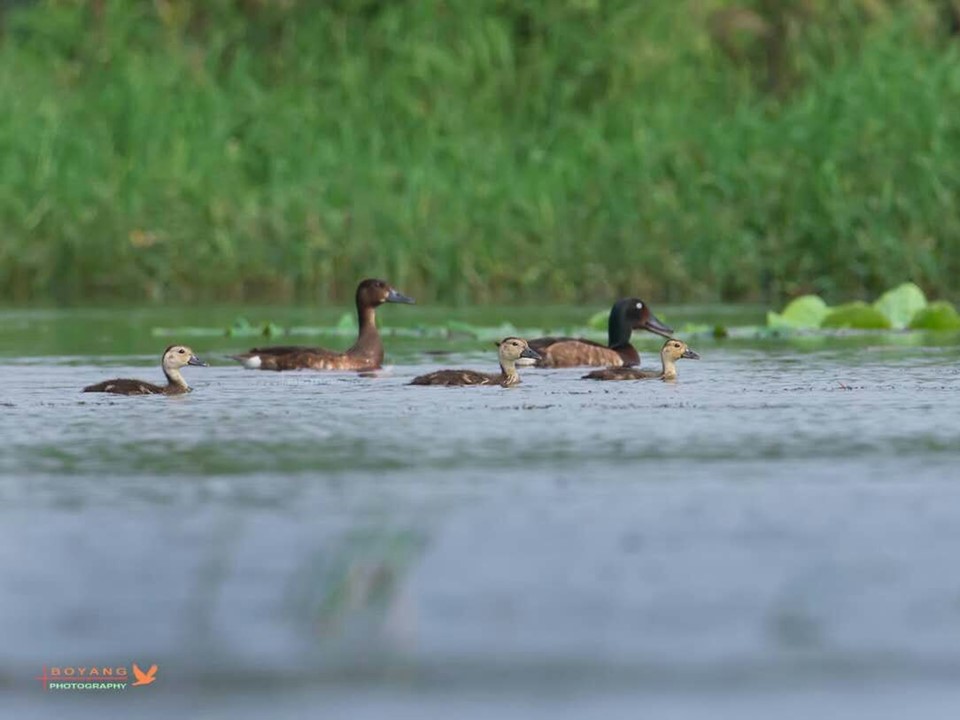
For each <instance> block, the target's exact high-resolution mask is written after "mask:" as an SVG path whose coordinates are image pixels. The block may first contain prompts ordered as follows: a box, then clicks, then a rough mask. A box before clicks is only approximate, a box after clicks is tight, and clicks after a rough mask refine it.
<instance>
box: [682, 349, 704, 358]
mask: <svg viewBox="0 0 960 720" xmlns="http://www.w3.org/2000/svg"><path fill="white" fill-rule="evenodd" d="M680 357H683V358H686V359H687V360H699V359H700V356H699V355H697V354H696V353H695V352H694V351H693V350H691V349H689V348H687V349H686V350H684V351H683V355H681V356H680Z"/></svg>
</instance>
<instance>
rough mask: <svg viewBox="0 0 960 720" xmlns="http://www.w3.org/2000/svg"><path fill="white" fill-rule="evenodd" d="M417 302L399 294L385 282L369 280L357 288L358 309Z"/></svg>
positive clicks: (374, 279)
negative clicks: (385, 304)
mask: <svg viewBox="0 0 960 720" xmlns="http://www.w3.org/2000/svg"><path fill="white" fill-rule="evenodd" d="M414 302H416V301H415V300H414V299H413V298H411V297H407V296H406V295H404V294H402V293H400V292H397V291H396V290H395V289H394V288H393V287H392V286H391V285H390V283H388V282H386V281H385V280H377V279H376V278H368V279H367V280H364V281H362V282H361V283H360V284H359V285H358V286H357V307H377V306H378V305H383V304H384V303H407V304H413V303H414Z"/></svg>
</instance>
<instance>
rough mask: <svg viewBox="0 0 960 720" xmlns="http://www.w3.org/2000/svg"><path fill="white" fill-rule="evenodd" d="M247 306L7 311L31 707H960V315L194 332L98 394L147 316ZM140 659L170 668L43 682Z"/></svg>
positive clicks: (150, 713)
mask: <svg viewBox="0 0 960 720" xmlns="http://www.w3.org/2000/svg"><path fill="white" fill-rule="evenodd" d="M404 312H406V313H407V314H406V315H404V314H402V313H404ZM446 312H448V313H449V312H450V311H446ZM700 312H701V311H698V310H695V309H694V310H687V311H686V313H685V312H684V311H682V310H674V311H673V312H672V313H664V314H665V315H668V316H669V318H670V320H671V321H672V322H674V323H675V324H682V323H681V322H680V320H682V319H683V318H684V317H686V316H690V317H692V318H697V319H699V314H698V313H700ZM268 313H272V315H273V316H274V317H275V318H277V321H278V322H282V323H284V324H287V323H289V324H296V323H306V322H307V321H308V320H315V319H316V314H315V313H311V312H309V311H281V310H276V309H273V310H255V311H252V312H251V315H253V316H258V315H259V316H266V315H267V314H268ZM414 313H422V314H421V315H415V314H414ZM443 313H444V311H443V310H439V309H423V308H417V309H407V308H403V309H400V310H396V311H395V309H394V308H390V309H388V310H386V311H385V312H384V313H383V316H382V319H383V321H384V323H385V324H387V325H390V326H394V327H396V326H406V327H413V326H414V325H416V324H418V323H423V322H430V321H431V319H436V318H440V317H443ZM473 313H474V315H473V316H470V319H472V320H474V321H476V320H477V319H478V318H480V317H481V315H483V313H486V316H485V317H487V319H488V320H489V324H496V323H499V321H500V318H501V317H508V318H510V319H511V320H514V322H516V323H517V324H518V325H520V326H522V327H529V326H531V325H536V324H538V323H539V325H540V326H541V327H543V326H553V327H555V326H556V324H558V323H563V322H569V323H574V322H576V321H577V320H578V319H579V318H582V316H583V310H582V309H581V310H571V309H555V310H549V311H541V310H535V309H532V310H531V309H528V310H517V311H513V312H512V313H510V312H509V311H506V310H498V311H490V310H486V311H480V310H475V311H473ZM234 314H236V311H235V310H233V309H222V310H217V309H215V310H207V311H201V310H192V311H181V312H178V313H177V317H176V321H171V319H170V317H169V316H166V315H161V314H160V313H159V312H158V311H127V312H118V311H106V310H103V311H86V312H79V311H73V312H67V311H62V312H61V311H44V312H19V311H9V312H6V313H3V314H0V343H2V346H0V355H2V359H0V387H2V388H3V390H2V392H0V438H2V442H3V446H2V451H0V528H2V538H3V542H2V543H0V572H2V577H3V578H4V582H3V584H2V589H0V607H2V608H3V613H2V614H0V637H2V638H3V640H4V641H3V643H2V644H0V688H3V690H4V696H5V700H4V705H5V707H6V708H8V710H7V712H10V713H11V714H10V715H9V716H10V717H18V718H29V717H53V716H66V715H68V714H69V716H70V717H84V718H85V717H90V718H94V717H103V716H119V715H133V716H136V717H158V718H161V717H163V718H169V717H177V716H190V717H211V718H220V717H224V718H228V717H229V718H246V717H250V718H259V717H266V716H269V717H303V716H306V715H307V714H309V715H316V714H318V711H322V710H326V711H327V716H330V717H357V718H382V717H391V718H393V717H417V718H423V717H441V716H442V717H456V718H473V717H477V718H480V717H490V716H500V717H505V718H539V717H544V718H547V717H549V718H557V717H561V718H563V717H581V716H583V715H586V714H587V713H591V714H595V715H599V716H602V717H636V713H637V709H638V708H643V709H644V710H646V711H647V714H648V715H649V716H651V717H666V718H674V717H676V718H688V717H690V718H701V717H703V718H715V717H737V718H754V717H756V718H769V717H780V718H784V717H786V718H793V717H796V718H809V717H843V718H849V717H870V718H879V717H891V718H892V717H903V716H904V715H905V714H906V713H907V712H909V714H910V715H911V716H919V717H946V716H948V713H949V714H951V715H952V714H955V710H956V707H957V703H958V702H960V691H958V690H957V684H956V680H957V678H958V676H960V576H958V575H957V573H956V558H957V556H958V551H960V484H958V483H957V471H956V467H957V462H958V460H960V443H958V440H960V423H958V420H960V418H958V412H957V408H958V405H957V402H956V399H955V398H956V393H957V391H958V390H960V374H958V370H957V368H958V367H960V366H958V359H960V346H958V345H957V338H955V337H950V336H948V337H939V338H931V337H926V338H925V337H922V336H903V335H887V336H864V337H853V338H848V339H839V340H831V341H828V342H814V341H809V340H806V341H803V342H798V343H790V342H787V341H783V340H781V341H770V342H754V341H713V340H706V339H699V340H697V341H693V340H691V346H692V347H694V349H696V350H697V351H699V352H700V354H701V355H702V356H703V360H701V361H699V362H693V361H681V364H680V365H679V370H680V380H679V382H678V383H677V384H675V385H668V384H663V383H658V382H648V383H614V384H608V383H591V382H586V381H580V380H579V376H580V375H581V374H582V372H583V371H582V370H560V371H536V370H529V371H527V372H524V373H522V376H523V380H524V383H523V385H521V386H519V387H517V388H513V389H509V390H505V389H501V388H467V389H449V388H422V387H409V386H406V385H405V382H406V381H408V380H409V379H410V378H412V377H413V376H414V375H416V374H418V373H420V372H424V371H426V370H429V369H434V368H436V367H440V366H447V367H458V366H466V367H475V368H478V369H484V368H490V369H493V367H492V366H493V365H494V364H495V356H494V353H493V351H492V349H491V348H489V347H488V343H487V342H486V341H484V342H483V343H480V342H475V341H470V340H465V339H456V340H451V341H445V340H442V339H437V338H434V337H430V338H425V339H421V340H418V339H417V338H414V337H395V338H389V339H388V340H387V345H388V354H389V361H392V362H393V363H394V365H393V366H392V367H390V368H388V369H387V370H386V371H385V372H384V373H382V374H381V375H380V376H378V377H375V378H359V377H356V376H354V375H349V374H315V373H292V374H289V373H288V374H272V373H260V372H254V371H244V370H241V369H240V368H239V367H236V366H234V365H232V364H230V363H228V361H226V360H223V356H224V355H225V354H226V353H227V352H229V351H235V350H240V349H243V348H245V347H248V346H250V345H251V344H257V342H260V341H251V340H250V339H245V338H239V339H238V338H228V337H223V336H219V337H217V336H203V335H196V336H193V337H188V338H185V339H184V340H183V341H184V342H188V343H189V344H191V345H192V346H193V347H194V349H195V350H196V351H197V352H198V353H200V354H201V355H202V356H204V357H205V358H207V359H208V360H210V361H212V362H213V363H214V365H213V367H210V368H188V369H187V370H186V375H187V378H188V380H189V381H190V382H191V384H192V385H193V386H194V388H195V392H194V393H192V394H190V395H189V396H184V397H177V398H163V397H144V398H123V397H112V396H108V395H102V396H95V395H83V394H79V393H78V390H79V388H80V387H82V386H83V385H85V384H88V383H91V382H95V381H98V380H102V379H106V378H108V377H117V376H127V377H138V378H142V379H146V380H158V379H159V377H158V376H159V368H158V367H157V363H158V360H159V354H160V351H161V350H162V348H163V346H164V345H166V344H167V343H168V341H172V340H169V339H168V338H167V337H165V336H155V335H152V334H151V328H154V327H169V326H171V325H175V324H178V323H179V324H190V323H194V324H204V323H205V324H207V325H213V326H219V325H226V324H228V323H229V322H230V319H231V318H232V316H233V315H234ZM337 317H339V313H338V312H331V313H329V314H328V316H324V318H323V319H322V320H323V321H333V320H335V319H336V318H337ZM424 317H426V318H427V319H426V320H424ZM305 339H306V340H307V341H310V338H305ZM314 340H318V339H314ZM322 341H323V342H325V343H326V344H328V345H333V346H345V345H346V344H347V343H348V342H349V340H348V339H347V338H339V337H332V338H331V337H327V338H323V339H322ZM640 345H641V353H642V354H643V355H644V357H645V364H654V356H655V351H656V348H657V346H658V342H657V341H656V339H647V340H643V341H642V342H641V343H640ZM425 350H449V351H450V352H451V354H450V355H449V356H444V357H438V356H436V355H432V354H427V353H426V352H424V351H425ZM131 662H138V663H139V664H140V665H142V666H147V665H149V664H152V663H157V664H158V665H159V674H158V678H159V681H158V682H157V683H156V684H154V685H152V686H148V687H144V688H130V689H129V690H128V691H127V692H126V693H124V694H106V693H99V694H86V695H84V694H81V693H49V692H48V693H44V692H43V691H42V689H41V687H40V683H38V682H37V681H36V680H34V679H33V678H34V677H35V676H37V675H39V674H40V671H41V668H42V667H43V666H45V665H46V666H55V665H70V664H73V665H83V664H90V665H116V664H119V665H129V664H130V663H131ZM105 714H106V715H105ZM320 714H323V713H322V712H321V713H320Z"/></svg>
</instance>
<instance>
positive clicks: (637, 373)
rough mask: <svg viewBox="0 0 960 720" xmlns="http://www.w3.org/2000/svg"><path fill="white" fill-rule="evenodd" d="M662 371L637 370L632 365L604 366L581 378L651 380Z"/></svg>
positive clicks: (660, 375) (659, 375) (660, 374)
mask: <svg viewBox="0 0 960 720" xmlns="http://www.w3.org/2000/svg"><path fill="white" fill-rule="evenodd" d="M662 375H663V373H660V372H655V371H653V370H639V369H637V368H633V367H617V368H604V369H603V370H594V371H593V372H590V373H587V374H586V375H584V376H583V377H582V378H580V379H581V380H652V379H654V378H658V377H662Z"/></svg>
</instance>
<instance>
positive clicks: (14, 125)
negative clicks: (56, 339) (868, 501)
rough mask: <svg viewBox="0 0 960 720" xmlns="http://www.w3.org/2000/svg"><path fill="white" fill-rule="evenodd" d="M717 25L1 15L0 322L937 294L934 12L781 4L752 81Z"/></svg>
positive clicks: (461, 17) (667, 10)
mask: <svg viewBox="0 0 960 720" xmlns="http://www.w3.org/2000/svg"><path fill="white" fill-rule="evenodd" d="M792 3H793V4H791V2H787V3H786V5H784V7H793V5H797V3H796V0H792ZM730 6H732V4H731V3H729V2H723V0H662V1H659V0H654V1H651V2H642V3H641V2H635V0H604V1H603V2H597V1H594V0H553V1H548V0H516V1H510V2H507V1H506V0H407V1H403V0H395V1H393V2H378V1H377V0H336V1H334V0H328V1H326V2H322V3H321V2H312V1H309V2H308V1H306V0H284V1H283V2H281V1H279V0H277V1H271V2H267V1H266V0H212V1H211V2H209V3H206V4H201V5H199V6H198V5H197V4H195V3H190V2H188V1H187V0H155V2H130V1H129V0H102V1H101V2H81V1H79V0H72V1H70V0H60V1H59V2H55V1H53V0H49V1H48V2H39V3H36V4H35V5H32V6H29V7H27V8H24V9H20V10H17V11H16V12H10V13H9V14H8V15H7V17H6V22H5V31H4V35H3V38H2V46H0V98H3V100H2V106H0V107H2V112H0V300H4V301H20V302H23V301H44V300H55V301H61V302H80V301H87V300H107V299H116V300H133V301H139V300H143V299H151V300H173V301H195V300H210V299H224V300H276V301H290V300H299V301H312V300H326V299H337V300H343V299H346V298H349V297H350V296H351V294H352V291H353V288H354V286H355V283H356V280H357V279H358V278H360V277H363V276H368V275H383V276H386V277H389V278H390V279H391V280H392V281H393V282H394V283H396V284H397V285H398V286H399V287H401V288H402V289H403V290H404V291H406V292H409V293H411V294H415V295H417V297H418V298H423V299H424V300H443V301H447V302H468V301H474V302H484V301H542V302H547V301H575V300H580V299H593V300H601V299H603V300H606V299H609V298H610V297H613V296H615V295H618V294H621V293H628V292H629V293H639V294H642V295H643V296H645V297H648V298H653V299H658V300H672V301H678V300H698V301H702V300H744V299H758V298H768V299H772V298H778V297H781V296H784V295H791V294H795V293H798V292H803V291H815V292H819V293H822V294H824V295H826V296H828V297H833V298H836V297H848V296H856V295H860V294H875V293H876V292H878V291H879V290H881V289H885V288H886V287H888V286H890V285H893V284H895V283H897V282H899V281H901V280H904V279H913V280H915V281H917V282H918V283H920V284H921V285H922V286H924V287H925V289H927V290H928V291H929V292H931V293H933V294H940V295H952V294H956V285H955V278H956V277H957V276H958V273H960V214H958V213H957V212H956V211H955V208H956V207H957V205H958V203H957V199H958V191H960V112H958V110H957V109H958V108H960V52H958V47H957V41H954V40H951V39H949V38H948V37H944V36H943V34H942V33H940V32H938V31H936V30H935V29H931V25H930V17H931V16H930V12H929V10H930V7H931V4H930V3H925V2H921V1H920V0H918V1H917V2H913V3H910V2H891V3H886V4H884V3H883V2H882V0H873V1H872V2H870V3H866V2H854V0H850V1H849V2H841V3H838V4H836V5H834V4H833V3H827V2H823V3H820V4H817V3H816V2H814V3H813V4H811V2H810V0H807V3H806V5H803V7H808V6H809V7H812V8H814V10H810V12H814V11H815V12H816V13H818V14H816V15H814V16H812V17H803V16H801V15H796V16H788V15H785V16H784V17H782V18H779V20H778V22H780V23H781V26H782V27H784V28H786V30H785V34H784V38H787V39H788V40H789V43H790V45H789V47H788V48H787V50H788V53H787V54H786V55H785V56H783V57H785V59H783V57H781V59H779V60H777V61H776V64H775V65H774V64H771V65H770V66H769V67H768V66H765V65H764V64H763V63H764V62H765V61H764V60H763V58H766V62H770V63H772V62H773V61H771V60H770V58H771V57H774V58H777V57H780V56H778V55H776V54H775V53H771V52H764V47H763V44H762V42H761V40H760V39H758V38H762V37H770V35H769V34H767V35H763V34H762V33H760V34H756V33H755V34H754V35H753V36H751V35H750V34H749V33H746V34H745V35H744V34H743V33H741V35H740V36H738V37H736V38H735V40H736V42H737V43H739V44H736V45H735V46H727V45H724V44H723V43H720V42H718V41H717V38H716V36H715V35H712V34H711V32H712V30H711V28H714V29H715V26H714V25H711V22H713V21H714V20H715V19H716V17H718V15H717V14H716V11H717V10H722V9H724V8H728V7H730ZM198 7H199V8H200V9H199V10H198V9H197V8H198ZM769 7H771V6H770V5H769V3H765V2H763V1H761V2H759V3H758V5H757V9H756V11H755V12H754V15H753V17H754V18H758V17H759V18H761V19H762V17H763V15H762V13H763V12H767V13H770V12H774V13H775V12H777V11H776V10H774V11H770V10H769ZM863 7H866V8H874V10H875V9H876V7H882V8H883V9H884V12H883V13H881V14H880V15H879V16H877V17H873V16H871V15H869V14H867V13H866V10H863ZM798 12H799V11H798ZM784 18H785V19H784ZM768 19H769V18H768ZM841 21H843V22H841ZM774 25H776V23H774ZM781 55H783V54H782V53H781ZM771 73H774V74H776V75H777V77H776V78H775V79H776V80H777V82H774V83H770V82H768V81H769V79H770V77H769V76H770V75H771Z"/></svg>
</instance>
